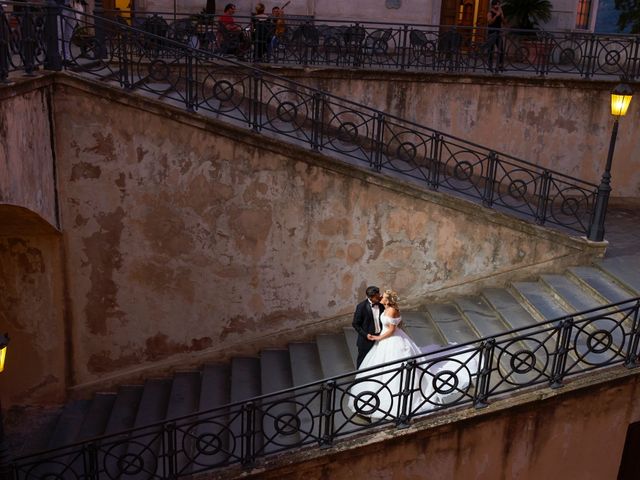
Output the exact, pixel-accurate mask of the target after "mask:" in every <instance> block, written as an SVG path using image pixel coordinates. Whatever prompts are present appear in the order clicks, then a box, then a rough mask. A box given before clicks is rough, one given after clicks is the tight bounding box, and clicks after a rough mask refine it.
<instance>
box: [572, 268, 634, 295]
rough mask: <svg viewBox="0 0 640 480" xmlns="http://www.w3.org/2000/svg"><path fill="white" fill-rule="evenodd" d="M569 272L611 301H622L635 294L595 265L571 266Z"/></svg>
mask: <svg viewBox="0 0 640 480" xmlns="http://www.w3.org/2000/svg"><path fill="white" fill-rule="evenodd" d="M569 272H570V273H571V274H572V275H573V276H574V277H575V278H577V279H578V280H579V281H581V282H582V283H584V284H585V285H588V286H589V287H590V288H591V289H593V290H594V291H596V292H597V293H598V294H599V295H600V296H601V297H603V298H605V299H606V300H607V301H608V302H610V303H617V302H622V301H624V300H626V299H628V298H630V297H633V296H635V295H634V294H633V292H631V291H629V290H625V289H624V288H622V287H621V286H620V285H618V284H617V283H615V282H614V281H613V280H612V279H611V277H609V276H608V275H607V274H606V273H604V272H603V271H602V270H600V269H597V268H594V267H571V268H569Z"/></svg>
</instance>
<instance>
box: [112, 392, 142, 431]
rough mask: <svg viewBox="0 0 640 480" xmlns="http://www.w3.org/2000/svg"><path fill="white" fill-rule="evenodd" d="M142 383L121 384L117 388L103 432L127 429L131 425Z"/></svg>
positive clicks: (136, 409) (138, 401)
mask: <svg viewBox="0 0 640 480" xmlns="http://www.w3.org/2000/svg"><path fill="white" fill-rule="evenodd" d="M142 390H143V387H142V385H123V386H122V387H120V388H119V389H118V394H117V396H116V399H115V402H114V404H113V409H112V410H111V415H110V416H109V421H108V422H107V427H106V428H105V434H111V433H116V432H120V431H122V430H128V429H130V428H131V427H133V423H134V422H135V419H136V413H137V411H138V405H139V404H140V399H141V398H142Z"/></svg>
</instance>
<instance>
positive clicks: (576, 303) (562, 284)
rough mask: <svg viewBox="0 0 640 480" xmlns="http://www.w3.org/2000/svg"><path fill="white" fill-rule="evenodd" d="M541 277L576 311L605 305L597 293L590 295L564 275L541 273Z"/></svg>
mask: <svg viewBox="0 0 640 480" xmlns="http://www.w3.org/2000/svg"><path fill="white" fill-rule="evenodd" d="M540 278H541V279H542V281H543V282H544V283H546V284H547V285H548V286H549V287H550V288H551V290H553V291H554V292H555V293H556V294H558V295H559V296H560V297H561V298H562V300H564V302H565V303H566V304H567V305H569V306H570V307H571V308H572V309H573V311H575V312H582V311H584V310H591V309H592V308H597V307H600V306H602V305H603V303H602V302H601V301H600V300H599V299H597V298H596V297H595V295H593V294H591V295H590V294H589V293H588V292H587V291H585V290H584V289H582V288H580V286H578V285H577V284H575V283H574V282H572V281H571V280H570V279H569V278H567V277H566V276H564V275H541V276H540Z"/></svg>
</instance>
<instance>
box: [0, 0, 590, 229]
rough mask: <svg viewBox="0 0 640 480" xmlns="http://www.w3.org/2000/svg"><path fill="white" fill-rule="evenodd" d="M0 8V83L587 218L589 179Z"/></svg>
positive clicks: (548, 220)
mask: <svg viewBox="0 0 640 480" xmlns="http://www.w3.org/2000/svg"><path fill="white" fill-rule="evenodd" d="M3 5H4V6H5V9H4V12H3V13H2V18H1V21H0V81H2V80H6V79H7V78H8V75H9V72H10V71H15V70H23V71H24V72H25V73H26V74H27V75H28V74H31V73H33V72H34V71H35V70H36V69H37V68H49V69H53V70H58V69H61V68H65V69H67V70H70V71H73V72H76V73H79V74H82V75H83V76H86V77H91V78H96V79H99V80H101V81H104V82H108V83H110V84H112V85H117V86H120V87H123V88H124V89H126V90H129V91H131V90H136V91H139V92H141V93H145V94H153V95H154V96H156V97H157V98H161V99H163V100H164V101H167V102H169V103H172V104H174V105H178V106H182V107H183V108H185V109H187V110H189V111H197V112H198V113H200V114H203V115H205V116H209V117H215V118H218V119H221V120H225V121H228V122H231V123H234V124H237V125H241V126H245V127H248V128H251V129H252V130H254V131H255V132H258V133H264V132H269V134H270V135H271V136H273V137H276V138H280V139H282V140H285V141H288V142H291V143H294V144H297V145H301V146H306V147H308V148H310V149H312V150H315V151H322V152H323V153H325V154H328V155H331V156H333V157H335V158H337V159H339V160H341V161H344V162H347V163H351V164H357V165H362V166H365V167H368V168H372V169H373V170H375V171H377V172H381V173H386V174H388V175H390V176H394V177H396V178H399V179H403V180H405V181H407V182H410V183H412V184H414V185H417V186H423V187H427V188H431V189H439V190H443V191H447V192H449V193H452V194H455V195H457V196H460V197H463V198H467V199H470V200H475V201H477V202H480V203H482V204H483V205H485V206H487V207H491V208H495V209H499V210H502V211H505V212H510V213H511V214H514V215H516V216H518V217H520V218H523V219H528V220H533V221H534V222H536V223H538V224H546V225H551V226H557V227H561V228H564V229H567V230H569V231H572V232H576V233H579V234H586V233H587V232H588V231H589V226H590V224H591V222H592V221H593V210H594V205H595V200H596V197H597V188H596V185H595V184H593V183H590V182H585V181H582V180H580V179H577V178H574V177H571V176H568V175H564V174H562V173H560V172H556V171H553V170H550V169H547V168H544V167H541V166H539V165H536V164H534V163H531V162H527V161H525V160H522V159H519V158H516V157H513V156H511V155H508V154H504V153H501V152H498V151H495V150H492V149H490V148H487V147H484V146H481V145H478V144H475V143H472V142H469V141H466V140H463V139H460V138H456V137H453V136H451V135H447V134H445V133H443V132H439V131H437V130H435V129H432V128H429V127H425V126H421V125H418V124H416V123H414V122H411V121H407V120H405V119H402V118H399V117H397V116H394V115H389V114H386V113H384V112H381V111H379V110H376V109H373V108H370V107H368V106H365V105H362V104H359V103H356V102H353V101H350V100H347V99H344V98H340V97H337V96H335V95H331V94H329V93H327V92H323V91H320V90H317V89H313V88H310V87H307V86H305V85H302V84H299V83H296V82H293V81H291V80H288V79H286V78H283V77H281V76H278V75H274V74H272V73H269V72H266V71H262V70H259V69H257V68H255V67H253V66H251V65H247V64H244V63H239V62H237V61H235V60H233V59H229V58H226V57H223V56H219V55H216V54H214V53H211V52H209V51H206V50H201V49H195V48H192V47H189V46H186V45H185V44H182V43H179V42H177V41H175V40H170V39H168V38H166V37H163V36H158V35H154V34H151V33H149V32H145V31H142V30H138V29H134V28H132V27H130V26H128V25H126V24H122V23H119V22H113V21H109V20H106V19H104V18H103V17H91V16H87V15H80V14H77V13H74V12H72V11H69V10H60V9H59V7H57V6H55V5H49V6H47V7H44V8H43V7H41V6H30V5H29V4H20V7H21V10H20V11H18V12H16V11H15V9H14V10H13V11H12V12H9V11H8V10H9V9H8V8H6V7H7V6H12V7H14V6H15V4H13V3H11V2H0V6H3Z"/></svg>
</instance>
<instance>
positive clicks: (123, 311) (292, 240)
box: [55, 78, 593, 383]
mask: <svg viewBox="0 0 640 480" xmlns="http://www.w3.org/2000/svg"><path fill="white" fill-rule="evenodd" d="M55 101H56V103H55V112H56V113H55V120H56V124H57V125H64V128H60V129H58V133H57V158H58V163H59V172H60V174H59V179H60V196H61V200H60V205H61V215H62V221H63V226H64V228H63V230H64V238H65V243H66V251H67V252H69V255H68V257H67V269H68V271H69V298H70V299H71V300H70V303H71V309H72V317H73V319H74V330H73V332H74V336H73V344H74V346H75V347H74V359H73V362H74V363H73V370H74V372H75V375H76V381H77V383H83V382H90V381H95V380H103V379H105V378H106V377H107V376H108V375H110V374H115V373H118V372H125V371H127V369H130V370H131V369H139V368H142V367H144V366H145V365H151V364H153V363H154V362H158V361H162V360H165V359H166V358H170V357H171V356H174V355H180V354H185V353H193V352H202V351H207V350H208V349H213V350H215V349H216V348H220V346H221V345H223V344H227V343H229V344H233V343H234V342H235V343H240V342H242V343H244V344H247V343H250V342H252V341H253V342H259V341H260V340H261V338H263V337H265V335H267V334H268V333H269V334H274V333H277V332H287V331H288V332H291V331H294V332H296V331H300V330H302V329H303V328H305V327H306V326H309V325H314V324H315V325H320V326H319V327H318V328H320V327H321V324H322V323H323V322H324V319H327V318H330V317H335V316H338V315H342V314H349V313H350V312H351V311H352V308H353V305H354V304H355V302H356V301H357V300H358V299H359V298H360V297H361V296H362V295H363V291H364V288H365V286H366V285H367V284H369V283H372V282H375V283H379V284H380V285H382V286H393V287H395V288H397V289H398V290H399V291H400V292H402V296H403V298H404V299H405V301H407V304H417V303H419V302H421V301H423V300H424V298H426V296H428V295H431V294H433V292H436V291H446V290H447V289H448V288H453V287H456V288H461V289H464V288H466V287H469V288H471V287H473V286H474V284H473V282H474V281H480V280H483V279H487V277H491V278H490V280H489V281H493V282H495V281H500V279H501V278H504V276H508V275H512V274H515V275H518V274H520V275H527V274H530V273H531V272H532V271H534V270H535V269H538V268H545V267H546V268H553V266H552V265H551V263H552V262H553V261H557V262H558V265H561V264H566V263H567V262H579V261H584V259H585V257H587V256H589V255H591V254H592V253H593V252H588V253H586V254H585V253H583V252H584V251H585V250H584V249H585V244H584V242H581V241H580V240H577V239H570V238H567V237H564V236H562V235H558V234H554V233H550V232H547V231H544V230H543V229H540V228H537V227H535V226H532V225H529V224H524V223H522V222H519V221H515V220H512V219H509V218H507V217H504V216H502V215H499V214H497V213H495V212H491V211H487V210H486V209H482V208H480V207H475V206H470V205H469V204H468V203H466V202H463V201H460V200H456V199H452V198H448V197H447V196H445V195H441V194H438V193H433V192H423V191H419V190H415V189H412V188H411V187H410V186H407V185H402V184H396V183H395V182H394V181H392V180H389V179H384V178H380V177H375V176H370V175H369V174H368V173H367V172H361V171H357V170H354V169H352V168H350V167H346V166H340V165H338V164H333V163H331V162H329V161H328V160H326V159H325V158H323V157H321V156H319V155H314V154H312V153H311V152H308V151H305V150H301V149H298V148H297V147H290V146H286V145H283V144H280V143H278V142H276V141H274V140H270V139H269V138H268V137H265V136H258V135H254V134H252V133H250V132H249V131H247V130H236V129H233V128H232V127H224V126H222V125H219V124H216V123H215V122H212V121H209V120H206V119H205V118H204V117H200V116H197V115H191V114H187V113H183V112H178V111H175V110H173V109H171V108H169V107H166V106H164V105H162V104H159V103H150V102H149V101H147V100H146V99H144V98H140V97H136V96H127V95H123V94H122V92H120V91H115V90H112V89H108V88H105V87H102V86H99V85H89V86H87V85H86V84H84V83H82V82H80V81H77V80H71V79H69V78H65V79H64V80H61V85H60V86H59V87H58V89H57V91H56V96H55ZM587 250H588V249H587ZM556 268H557V267H556ZM514 272H515V273H514ZM461 286H462V287H461ZM328 328H332V327H328ZM280 341H281V340H280ZM280 344H281V343H280Z"/></svg>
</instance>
